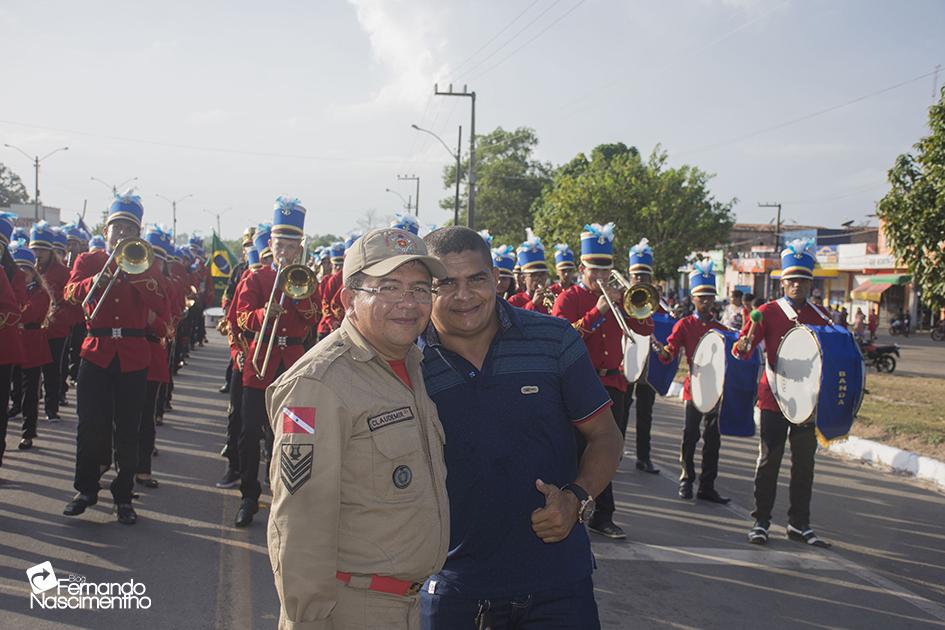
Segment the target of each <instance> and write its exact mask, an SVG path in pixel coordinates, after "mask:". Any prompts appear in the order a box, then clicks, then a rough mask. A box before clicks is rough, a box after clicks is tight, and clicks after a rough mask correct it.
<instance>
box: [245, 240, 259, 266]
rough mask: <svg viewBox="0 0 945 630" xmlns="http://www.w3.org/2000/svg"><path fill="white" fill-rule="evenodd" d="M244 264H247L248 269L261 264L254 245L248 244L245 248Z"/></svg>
mask: <svg viewBox="0 0 945 630" xmlns="http://www.w3.org/2000/svg"><path fill="white" fill-rule="evenodd" d="M246 264H247V265H249V268H250V269H256V268H257V267H259V266H261V265H262V263H261V262H259V250H258V249H256V246H255V245H250V246H249V247H248V248H247V249H246Z"/></svg>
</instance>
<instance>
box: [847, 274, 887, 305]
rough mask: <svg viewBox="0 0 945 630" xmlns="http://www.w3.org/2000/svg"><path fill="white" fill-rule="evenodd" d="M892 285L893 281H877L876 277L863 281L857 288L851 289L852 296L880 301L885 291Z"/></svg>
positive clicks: (857, 298) (868, 300)
mask: <svg viewBox="0 0 945 630" xmlns="http://www.w3.org/2000/svg"><path fill="white" fill-rule="evenodd" d="M891 286H892V283H891V282H877V281H876V280H874V279H870V280H867V281H866V282H863V283H862V284H860V285H859V286H857V287H856V288H855V289H853V290H852V291H850V297H851V298H853V299H854V300H866V301H867V302H879V301H880V299H881V298H882V297H883V291H885V290H886V289H888V288H889V287H891Z"/></svg>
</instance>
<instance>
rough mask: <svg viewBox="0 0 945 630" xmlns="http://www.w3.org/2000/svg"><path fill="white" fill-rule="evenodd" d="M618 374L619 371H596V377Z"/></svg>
mask: <svg viewBox="0 0 945 630" xmlns="http://www.w3.org/2000/svg"><path fill="white" fill-rule="evenodd" d="M617 374H620V370H597V375H598V376H616V375H617Z"/></svg>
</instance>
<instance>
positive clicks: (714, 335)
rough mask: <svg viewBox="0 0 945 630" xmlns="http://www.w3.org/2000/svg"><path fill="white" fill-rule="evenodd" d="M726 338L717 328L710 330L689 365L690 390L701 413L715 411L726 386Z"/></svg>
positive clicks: (700, 341)
mask: <svg viewBox="0 0 945 630" xmlns="http://www.w3.org/2000/svg"><path fill="white" fill-rule="evenodd" d="M725 364H726V361H725V338H724V337H723V336H722V333H720V332H719V331H717V330H709V331H707V332H706V333H705V334H704V335H702V339H700V340H699V343H698V344H696V349H695V351H694V352H693V353H692V363H691V365H690V367H689V374H690V379H689V390H690V392H691V394H692V404H693V405H694V406H695V408H696V409H698V410H699V412H700V413H704V414H705V413H710V412H712V411H715V408H716V407H717V406H718V404H719V401H720V400H721V399H722V392H723V391H724V387H725Z"/></svg>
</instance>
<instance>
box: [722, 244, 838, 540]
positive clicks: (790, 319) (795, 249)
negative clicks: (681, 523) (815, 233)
mask: <svg viewBox="0 0 945 630" xmlns="http://www.w3.org/2000/svg"><path fill="white" fill-rule="evenodd" d="M815 263H816V257H815V254H814V244H813V241H811V240H802V239H797V240H794V241H791V242H790V243H788V245H787V247H786V248H785V249H784V250H783V251H782V252H781V289H782V291H783V292H784V297H782V298H781V299H779V300H776V301H774V302H768V303H766V304H764V305H762V306H761V307H759V308H758V310H759V311H760V312H761V314H762V316H763V318H762V319H761V321H758V322H752V321H746V322H745V325H744V327H743V328H742V331H741V337H740V339H739V341H738V342H737V343H736V344H735V346H734V347H733V348H732V353H733V354H734V355H735V356H736V357H737V358H739V359H746V358H748V357H750V356H751V353H752V352H753V351H754V349H755V348H756V347H757V346H758V344H759V343H761V342H764V344H765V358H766V361H767V365H768V367H772V366H774V365H775V364H776V363H777V352H778V347H779V345H780V342H781V339H782V338H783V337H784V335H785V334H786V333H787V332H788V331H789V330H790V329H791V328H793V327H794V326H795V325H796V324H813V325H818V326H820V325H824V323H825V322H829V317H828V316H827V314H826V313H825V312H824V311H823V310H822V309H821V308H820V307H817V306H815V305H814V304H812V303H811V302H810V301H809V300H808V297H809V296H810V293H811V287H812V285H813V279H814V265H815ZM758 407H759V408H760V409H761V447H760V453H759V455H758V465H757V467H756V469H755V509H754V511H753V512H752V514H751V515H752V518H754V519H755V524H754V525H753V526H752V528H751V530H750V531H749V532H748V541H749V542H751V543H754V544H757V545H763V544H765V543H767V542H768V529H769V528H770V527H771V511H772V509H773V508H774V499H775V494H776V493H777V488H778V473H779V471H780V469H781V458H782V456H783V455H784V442H785V440H786V439H789V440H790V442H791V482H790V507H789V508H788V526H787V534H788V537H789V538H791V539H792V540H798V541H801V542H805V543H807V544H808V545H813V546H815V547H829V546H830V543H828V542H826V541H824V540H821V539H820V538H818V537H817V535H816V534H814V530H812V529H811V527H810V499H811V493H812V489H813V485H814V454H815V452H816V450H817V435H816V430H815V425H814V420H813V419H812V420H809V421H808V422H805V423H804V424H792V423H790V422H788V420H787V419H786V418H785V417H784V414H783V413H782V412H781V409H780V407H779V406H778V403H777V401H776V400H775V398H774V394H772V392H771V387H770V385H769V383H768V373H767V370H765V373H764V374H762V376H761V380H760V381H759V383H758Z"/></svg>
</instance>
